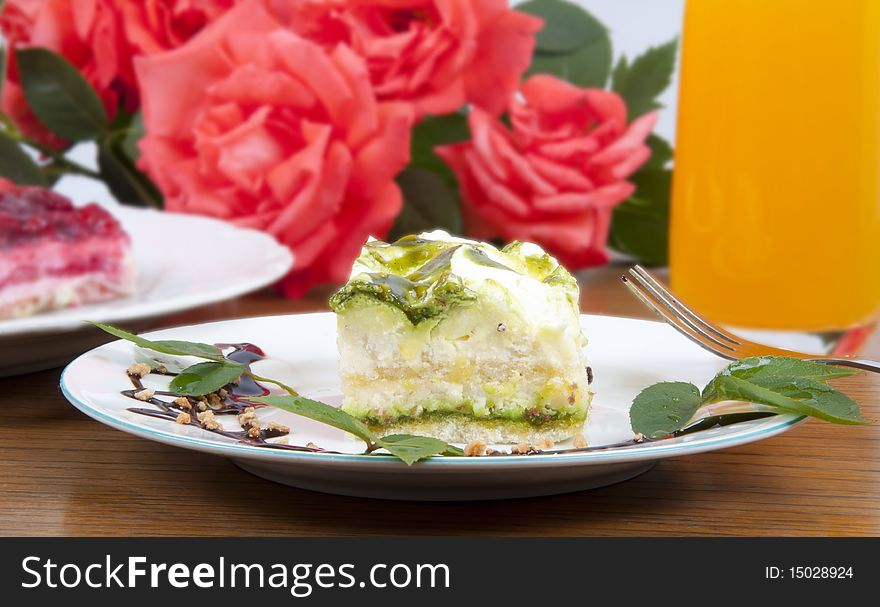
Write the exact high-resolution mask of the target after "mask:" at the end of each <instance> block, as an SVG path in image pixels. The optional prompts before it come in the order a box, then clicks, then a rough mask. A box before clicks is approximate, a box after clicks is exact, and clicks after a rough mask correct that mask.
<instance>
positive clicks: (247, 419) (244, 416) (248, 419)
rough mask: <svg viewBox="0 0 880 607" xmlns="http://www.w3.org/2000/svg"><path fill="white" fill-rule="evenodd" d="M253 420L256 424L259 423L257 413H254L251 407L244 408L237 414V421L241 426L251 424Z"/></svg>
mask: <svg viewBox="0 0 880 607" xmlns="http://www.w3.org/2000/svg"><path fill="white" fill-rule="evenodd" d="M254 422H256V423H257V425H259V424H260V422H259V420H258V419H257V414H256V413H254V408H253V407H248V408H247V409H245V410H244V413H241V414H239V416H238V423H239V424H241V425H242V427H244V426H250V425H253V424H254Z"/></svg>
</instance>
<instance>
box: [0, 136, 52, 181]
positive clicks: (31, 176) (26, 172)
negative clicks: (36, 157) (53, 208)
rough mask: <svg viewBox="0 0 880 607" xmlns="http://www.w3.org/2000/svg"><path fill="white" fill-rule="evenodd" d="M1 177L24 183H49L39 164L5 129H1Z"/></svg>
mask: <svg viewBox="0 0 880 607" xmlns="http://www.w3.org/2000/svg"><path fill="white" fill-rule="evenodd" d="M0 177H5V178H7V179H9V180H11V181H13V182H15V183H18V184H22V185H38V186H44V187H45V186H46V185H47V183H46V177H45V176H44V175H43V172H42V171H41V170H40V167H39V165H37V163H36V162H34V161H33V160H32V159H31V157H30V156H28V155H27V153H25V151H24V150H22V149H21V147H20V146H19V145H18V143H16V142H15V141H13V140H12V139H10V138H9V136H8V135H6V134H5V133H4V132H3V131H0Z"/></svg>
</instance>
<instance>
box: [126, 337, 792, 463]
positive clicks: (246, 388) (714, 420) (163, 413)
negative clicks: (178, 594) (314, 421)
mask: <svg viewBox="0 0 880 607" xmlns="http://www.w3.org/2000/svg"><path fill="white" fill-rule="evenodd" d="M214 345H215V346H217V347H218V348H220V349H221V350H223V351H225V350H229V352H228V353H227V354H224V357H225V358H226V359H227V360H230V361H232V362H236V363H239V364H240V365H242V366H243V367H244V368H245V370H247V371H250V368H251V365H252V364H253V363H255V362H257V361H259V360H263V359H264V358H265V357H266V355H265V353H264V352H263V351H262V350H261V349H260V348H259V347H258V346H255V345H254V344H251V343H233V344H226V343H219V344H214ZM150 373H151V374H153V375H167V376H170V377H174V376H175V375H177V373H171V372H169V371H168V370H167V369H165V367H163V366H159V367H158V368H155V369H151V371H150ZM587 373H588V374H589V381H590V383H592V369H590V368H589V367H587ZM128 377H129V379H130V380H131V383H132V386H134V389H132V390H123V391H122V392H121V394H122V395H123V396H126V397H128V398H131V399H134V400H137V401H138V402H144V403H149V404H151V405H153V406H154V407H156V408H155V409H147V408H146V407H129V408H128V409H127V410H128V411H130V412H132V413H137V414H138V415H145V416H147V417H154V418H157V419H165V420H169V421H172V422H175V423H177V418H178V416H179V415H180V414H181V413H189V414H191V415H190V422H189V423H188V424H187V425H190V426H194V427H196V428H200V429H202V430H204V431H205V432H211V433H213V434H219V435H220V436H224V437H226V438H229V439H232V440H235V441H238V442H240V443H242V444H245V445H248V446H251V447H261V448H265V449H283V450H287V451H305V452H308V453H331V454H341V452H340V451H330V450H327V449H322V448H320V447H309V446H299V445H284V444H279V443H270V442H268V439H271V438H278V437H280V436H285V435H287V434H288V432H284V431H281V430H275V429H273V430H269V429H262V430H261V431H260V436H252V435H250V434H248V433H247V432H245V431H244V430H240V431H233V430H224V429H223V428H209V427H207V426H206V425H205V424H203V423H202V422H200V421H199V420H198V410H197V406H198V403H199V401H197V400H196V399H194V398H192V397H188V398H189V401H190V404H191V406H192V408H191V409H186V408H184V407H181V406H180V405H177V404H176V403H174V402H173V399H175V398H178V397H181V396H184V395H182V394H178V393H175V392H169V391H165V390H156V391H155V392H154V394H153V396H152V397H151V398H149V399H145V400H142V399H139V398H137V396H135V394H137V393H138V392H140V391H141V390H143V389H144V385H143V382H141V378H140V377H138V376H137V375H132V374H130V373H129V374H128ZM225 390H226V396H225V397H223V398H222V399H221V402H220V404H219V405H214V406H208V408H207V409H206V410H209V411H213V413H214V415H241V414H242V413H244V412H245V409H247V408H248V407H253V408H254V409H260V408H263V407H266V405H264V404H263V403H256V402H252V401H250V400H249V398H253V397H255V396H266V395H268V394H269V390H268V389H267V388H266V387H265V386H263V385H262V384H260V383H258V382H257V381H255V380H254V379H253V378H251V377H249V376H247V375H242V376H241V377H240V378H239V383H238V384H229V385H227V386H226V387H225ZM157 396H165V397H170V398H171V399H172V402H169V401H165V400H162V399H160V398H156V397H157ZM772 415H775V413H769V412H764V411H755V412H747V413H730V414H725V415H713V416H711V417H706V418H704V419H701V420H698V421H696V422H694V423H692V424H690V425H688V426H686V427H684V428H682V429H680V430H677V431H675V432H673V433H672V434H669V435H667V436H662V437H659V438H649V437H645V436H638V437H634V438H632V439H630V440H626V441H621V442H617V443H610V444H607V445H600V446H596V447H581V448H569V449H550V450H541V449H536V448H531V449H530V450H529V451H528V452H526V453H518V454H513V453H511V452H509V451H490V452H489V453H487V454H486V455H485V456H483V457H496V456H502V455H559V454H570V453H586V452H590V451H605V450H608V449H618V448H622V447H633V446H636V445H641V444H644V443H655V442H659V441H664V440H669V439H672V438H678V437H680V436H684V435H687V434H692V433H694V432H700V431H703V430H708V429H709V428H714V427H720V426H727V425H730V424H735V423H739V422H744V421H749V420H754V419H761V418H764V417H770V416H772ZM376 455H383V454H376Z"/></svg>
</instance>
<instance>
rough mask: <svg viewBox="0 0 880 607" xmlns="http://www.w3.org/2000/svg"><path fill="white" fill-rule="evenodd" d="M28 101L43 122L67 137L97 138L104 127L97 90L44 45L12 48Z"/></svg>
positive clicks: (104, 121)
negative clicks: (42, 46) (15, 49)
mask: <svg viewBox="0 0 880 607" xmlns="http://www.w3.org/2000/svg"><path fill="white" fill-rule="evenodd" d="M16 61H17V62H18V69H19V74H20V78H21V85H22V88H23V89H24V95H25V98H26V99H27V102H28V105H29V106H30V108H31V110H33V112H34V114H35V115H36V116H37V118H38V119H39V120H40V122H41V123H43V125H45V126H46V128H48V129H49V130H50V131H52V132H53V133H55V134H56V135H58V136H60V137H62V138H64V139H67V140H69V141H87V140H93V139H97V138H99V137H100V136H101V135H102V134H103V133H104V132H105V131H106V130H107V127H108V122H107V112H106V111H105V110H104V105H103V104H102V103H101V99H100V98H99V97H98V94H97V93H96V92H95V90H94V89H93V88H92V86H91V85H90V84H89V83H88V82H87V81H86V80H85V78H83V77H82V75H81V74H80V73H79V72H78V71H77V69H76V68H75V67H74V66H73V65H71V63H70V62H69V61H67V59H65V58H64V57H62V56H61V55H58V54H57V53H54V52H52V51H50V50H48V49H44V48H28V49H19V50H17V51H16Z"/></svg>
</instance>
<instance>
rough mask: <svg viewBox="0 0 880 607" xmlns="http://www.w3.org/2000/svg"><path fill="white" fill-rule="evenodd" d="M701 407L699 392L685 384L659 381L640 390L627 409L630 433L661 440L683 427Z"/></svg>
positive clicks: (693, 386)
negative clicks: (631, 431) (630, 426)
mask: <svg viewBox="0 0 880 607" xmlns="http://www.w3.org/2000/svg"><path fill="white" fill-rule="evenodd" d="M702 404H703V399H702V398H701V396H700V390H699V388H697V387H696V386H695V385H693V384H689V383H687V382H661V383H658V384H654V385H653V386H648V387H647V388H645V389H644V390H642V391H641V392H640V393H639V395H638V396H636V398H635V400H634V401H633V404H632V407H631V408H630V410H629V418H630V424H631V425H632V429H633V432H636V433H639V434H644V435H645V436H647V437H648V438H660V437H663V436H667V435H669V434H672V433H673V432H675V431H676V430H680V429H681V428H683V427H685V426H686V425H687V423H688V422H689V421H690V420H691V418H693V416H694V414H695V413H696V412H697V409H699V408H700V406H701V405H702Z"/></svg>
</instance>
